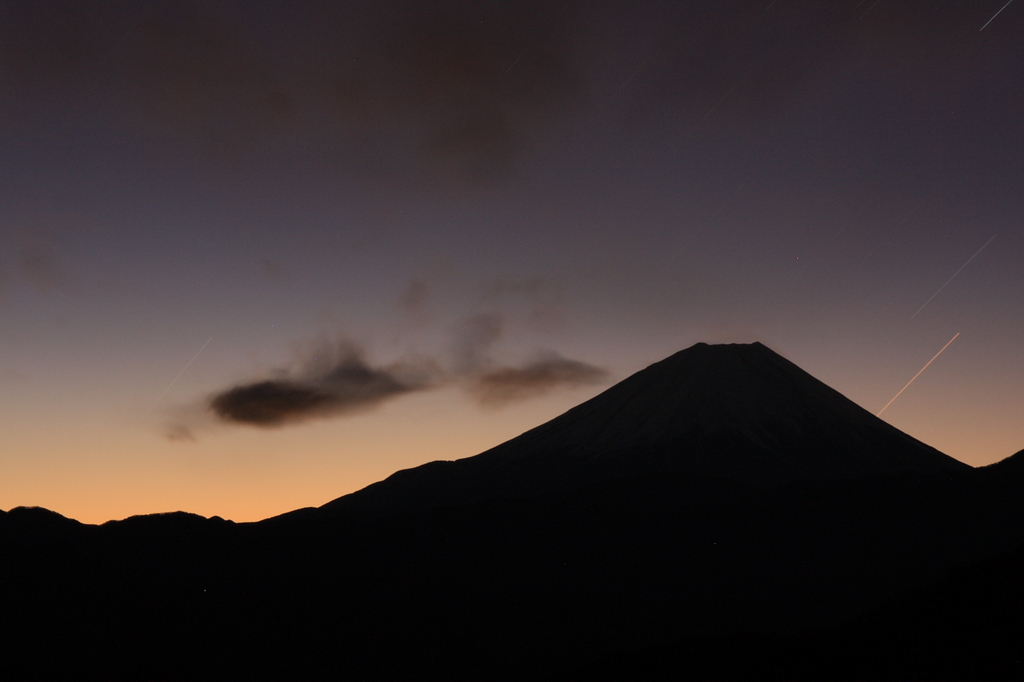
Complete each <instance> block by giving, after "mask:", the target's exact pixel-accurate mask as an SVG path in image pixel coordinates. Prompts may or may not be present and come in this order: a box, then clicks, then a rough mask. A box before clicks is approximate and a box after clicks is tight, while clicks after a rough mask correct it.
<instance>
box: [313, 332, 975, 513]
mask: <svg viewBox="0 0 1024 682" xmlns="http://www.w3.org/2000/svg"><path fill="white" fill-rule="evenodd" d="M969 469H970V467H968V466H967V465H966V464H963V463H961V462H958V461H957V460H955V459H953V458H951V457H948V456H946V455H944V454H942V453H941V452H939V451H937V450H935V449H934V448H931V447H929V446H928V445H925V444H924V443H921V442H920V441H918V440H916V439H914V438H912V437H910V436H908V435H907V434H905V433H903V432H902V431H899V430H898V429H896V428H895V427H893V426H891V425H889V424H887V423H886V422H884V421H882V420H881V419H878V418H877V417H875V416H874V415H872V414H871V413H869V412H867V411H866V410H864V409H863V408H861V407H860V406H858V405H857V404H855V403H854V402H853V401H851V400H849V399H848V398H846V397H845V396H843V395H842V394H840V393H839V392H838V391H836V390H834V389H832V388H830V387H829V386H827V385H825V384H824V383H822V382H821V381H818V380H817V379H815V378H814V377H812V376H811V375H810V374H808V373H807V372H805V371H803V370H802V369H800V368H799V367H797V366H796V365H795V364H793V363H792V362H790V361H789V360H787V359H785V358H784V357H782V356H781V355H779V354H778V353H776V352H775V351H773V350H771V349H770V348H768V347H767V346H765V345H764V344H761V343H757V342H755V343H750V344H714V345H712V344H706V343H697V344H695V345H693V346H691V347H689V348H686V349H685V350H682V351H679V352H677V353H675V354H673V355H671V356H669V357H668V358H665V359H664V360H661V361H660V362H656V363H654V364H653V365H650V366H649V367H647V368H646V369H643V370H641V371H639V372H637V373H636V374H633V375H632V376H630V377H628V378H626V379H625V380H623V381H621V382H619V383H618V384H616V385H614V386H612V387H611V388H609V389H608V390H606V391H604V392H603V393H601V394H599V395H597V396H595V397H594V398H591V399H590V400H588V401H586V402H584V403H582V404H580V405H578V406H576V407H574V408H572V409H571V410H569V411H568V412H566V413H564V414H562V415H561V416H559V417H556V418H555V419H552V420H551V421H549V422H546V423H545V424H542V425H540V426H538V427H536V428H534V429H531V430H530V431H527V432H526V433H523V434H522V435H520V436H518V437H516V438H513V439H512V440H509V441H506V442H505V443H502V444H501V445H498V446H497V447H494V448H492V449H490V450H488V451H486V452H484V453H482V454H480V455H477V456H475V457H469V458H466V459H463V460H457V461H455V462H433V463H431V464H428V465H424V466H423V467H418V468H416V469H410V470H406V471H401V472H398V473H397V474H395V475H394V476H392V477H390V478H388V479H386V480H385V481H382V482H381V483H377V484H374V485H372V486H370V487H369V488H366V489H364V490H362V491H359V492H357V493H354V494H353V495H350V496H346V497H344V498H340V499H339V500H335V502H332V503H329V504H328V505H327V507H331V508H341V507H345V506H351V505H355V506H356V507H359V506H361V504H362V503H361V502H359V500H360V499H363V500H366V501H367V502H369V501H370V500H374V499H377V498H379V497H381V496H382V495H383V497H385V498H393V499H394V503H395V504H398V505H399V506H400V507H406V506H408V505H412V506H413V507H418V506H421V505H422V504H429V505H430V506H437V505H439V504H448V503H457V502H459V501H463V500H469V499H486V498H490V497H495V496H512V497H516V496H520V495H523V494H535V493H538V492H545V491H549V490H556V489H562V488H566V487H578V486H579V485H585V484H587V483H589V482H592V481H595V480H600V479H604V478H614V477H621V476H628V475H634V474H638V473H644V472H652V471H678V472H686V473H693V474H699V475H706V476H714V477H718V478H724V479H730V480H734V481H737V482H741V483H745V484H753V485H778V484H782V483H786V482H790V481H798V480H828V479H842V478H853V477H858V476H868V475H892V474H897V473H901V472H908V471H909V472H920V473H931V472H939V471H954V470H969ZM346 500H348V501H347V502H346ZM429 500H433V502H428V501H429ZM388 504H389V505H390V504H391V503H388ZM371 506H377V503H373V505H371ZM386 506H387V505H386Z"/></svg>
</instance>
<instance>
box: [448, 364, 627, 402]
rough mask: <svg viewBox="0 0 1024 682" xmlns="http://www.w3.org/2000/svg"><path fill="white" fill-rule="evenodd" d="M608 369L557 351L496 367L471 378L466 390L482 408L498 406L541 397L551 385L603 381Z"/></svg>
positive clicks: (586, 383) (581, 384)
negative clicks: (516, 364)
mask: <svg viewBox="0 0 1024 682" xmlns="http://www.w3.org/2000/svg"><path fill="white" fill-rule="evenodd" d="M607 377H608V372H607V371H606V370H604V369H602V368H600V367H597V366H595V365H591V364H588V363H586V362H580V361H579V360H570V359H568V358H563V357H561V356H560V355H557V354H551V355H549V356H547V357H542V358H538V359H537V360H534V361H533V362H530V363H527V364H526V365H523V366H522V367H499V368H496V369H489V370H486V371H483V372H480V373H478V374H475V375H473V376H472V377H471V379H470V381H469V382H468V383H467V385H466V386H467V390H468V391H469V393H470V394H471V395H472V396H473V397H474V398H475V399H476V400H477V402H479V403H480V405H482V406H485V407H502V406H504V405H507V404H509V403H513V402H519V401H522V400H528V399H530V398H535V397H538V396H541V395H543V394H545V393H547V392H549V391H551V390H553V389H555V388H560V387H568V388H574V387H577V386H586V385H591V384H596V383H600V382H602V381H604V380H605V379H606V378H607Z"/></svg>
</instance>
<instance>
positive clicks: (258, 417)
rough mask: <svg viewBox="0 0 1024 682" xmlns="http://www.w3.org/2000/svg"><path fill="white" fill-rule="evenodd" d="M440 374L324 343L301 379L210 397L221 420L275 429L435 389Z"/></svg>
mask: <svg viewBox="0 0 1024 682" xmlns="http://www.w3.org/2000/svg"><path fill="white" fill-rule="evenodd" d="M439 379H440V377H439V373H438V371H437V370H436V368H434V367H433V366H432V365H431V363H429V362H419V363H413V362H405V363H395V364H391V365H387V366H379V367H374V366H372V365H370V364H369V363H368V362H367V361H366V359H365V357H364V356H363V353H362V351H361V350H360V349H359V348H357V347H356V346H355V345H353V344H351V343H348V342H339V343H337V344H334V345H333V346H328V345H323V346H321V347H320V348H319V349H318V350H316V351H315V353H314V355H313V356H312V357H310V358H309V359H308V360H307V362H306V365H305V367H304V368H303V369H302V370H301V372H299V373H298V374H297V376H294V377H293V376H283V377H277V378H268V379H262V380H258V381H252V382H247V383H242V384H238V385H236V386H232V387H231V388H228V389H226V390H224V391H221V392H219V393H216V394H215V395H213V396H212V397H211V398H210V399H209V409H210V410H211V411H212V412H213V413H214V415H216V416H217V417H218V418H219V419H220V420H221V421H223V422H231V423H238V424H249V425H252V426H263V427H275V426H283V425H285V424H293V423H299V422H303V421H306V420H308V419H313V418H323V417H332V416H339V415H345V414H350V413H354V412H359V411H362V410H367V409H371V408H374V407H377V406H379V405H381V404H383V403H384V402H386V401H388V400H390V399H392V398H395V397H398V396H400V395H404V394H406V393H411V392H413V391H420V390H424V389H427V388H431V387H433V386H435V385H438V383H439Z"/></svg>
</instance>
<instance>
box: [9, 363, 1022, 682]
mask: <svg viewBox="0 0 1024 682" xmlns="http://www.w3.org/2000/svg"><path fill="white" fill-rule="evenodd" d="M1022 454H1024V453H1018V454H1017V455H1014V456H1013V457H1010V458H1007V459H1006V460H1004V461H1003V462H1002V463H999V464H997V465H992V466H989V467H983V468H981V469H973V468H972V467H969V466H966V465H964V464H961V463H959V462H957V461H956V460H953V459H951V458H949V457H947V456H945V455H943V454H941V453H939V452H937V451H935V450H934V449H932V448H930V447H928V446H926V445H924V444H922V443H920V442H918V441H916V440H914V439H913V438H911V437H910V436H907V435H906V434H903V433H901V432H900V431H898V430H897V429H895V428H893V427H891V426H889V425H887V424H885V423H884V422H882V421H881V420H879V419H877V418H875V417H873V416H872V415H870V414H869V413H867V412H865V411H864V410H862V409H861V408H859V407H857V406H856V405H855V404H853V403H852V402H850V401H849V400H847V399H846V398H844V397H843V396H841V395H840V394H839V393H837V392H836V391H834V390H832V389H831V388H828V387H827V386H825V385H824V384H822V383H821V382H819V381H817V380H816V379H814V378H813V377H811V376H810V375H808V374H807V373H805V372H803V371H802V370H800V369H799V368H797V367H796V366H795V365H793V364H792V363H790V362H789V361H787V360H785V359H783V358H781V357H780V356H779V355H777V354H776V353H774V352H772V351H771V350H769V349H768V348H766V347H765V346H763V345H761V344H750V345H722V346H718V345H716V346H708V345H705V344H698V345H696V346H693V347H691V348H688V349H686V350H684V351H682V352H680V353H677V354H675V355H673V356H671V357H670V358H668V359H666V360H664V361H662V362H659V363H656V364H654V365H652V366H650V367H648V368H647V369H645V370H643V371H641V372H638V373H637V374H634V375H633V376H631V377H629V378H627V379H626V380H624V381H622V382H620V383H619V384H617V385H615V386H613V387H612V388H610V389H608V390H607V391H605V392H603V393H602V394H600V395H598V396H597V397H595V398H593V399H591V400H589V401H587V402H585V403H583V404H581V405H580V406H578V407H576V408H574V409H572V410H570V411H568V412H566V413H565V414H563V415H562V416H560V417H558V418H556V419H553V420H551V421H550V422H547V423H546V424H543V425H541V426H539V427H537V428H536V429H533V430H531V431H528V432H526V433H524V434H523V435H521V436H519V437H518V438H514V439H512V440H510V441H508V442H506V443H503V444H502V445H499V446H497V447H496V448H493V449H491V450H489V451H487V452H484V453H482V454H480V455H478V456H476V457H470V458H467V459H463V460H458V461H455V462H434V463H430V464H427V465H424V466H422V467H418V468H415V469H410V470H407V471H403V472H398V473H397V474H395V475H393V476H391V477H390V478H388V479H386V480H384V481H381V482H380V483H377V484H374V485H372V486H369V487H367V488H365V489H363V490H361V491H358V492H356V493H353V494H351V495H347V496H345V497H342V498H339V499H337V500H335V501H333V502H331V503H328V504H327V505H325V506H324V507H321V508H306V509H301V510H296V511H294V512H291V513H288V514H284V515H281V516H278V517H274V518H271V519H266V520H264V521H261V522H258V523H233V522H231V521H226V520H224V519H220V518H217V517H214V518H211V519H204V518H202V517H200V516H196V515H194V514H186V513H182V512H175V513H170V514H158V515H148V516H138V517H132V518H129V519H125V520H123V521H112V522H108V523H105V524H102V525H100V526H93V525H88V524H81V523H78V522H77V521H73V520H71V519H66V518H64V517H62V516H60V515H59V514H56V513H53V512H49V511H47V510H44V509H38V508H31V509H25V508H18V509H14V510H11V511H8V512H0V604H2V605H3V609H4V618H2V619H0V642H2V644H0V648H2V652H3V654H4V655H3V656H0V679H335V680H337V679H358V680H364V679H445V680H460V679H465V680H471V679H579V678H583V679H590V678H595V677H597V678H613V677H615V676H617V677H621V678H623V679H642V678H649V677H665V678H678V679H730V678H732V679H748V678H765V679H771V678H785V679H822V678H832V679H860V678H864V677H871V678H878V679H887V678H888V679H892V678H908V677H915V674H913V671H915V670H917V671H919V674H918V675H917V676H933V673H934V672H936V671H938V672H940V673H941V672H943V671H953V670H956V671H965V672H961V673H955V675H954V676H956V675H959V676H969V675H970V671H986V672H988V673H992V674H991V675H989V676H990V677H999V676H1004V677H1007V676H1010V677H1012V675H1013V674H1015V671H1019V666H1017V664H1016V663H1015V661H1017V659H1018V658H1019V656H1018V654H1017V648H1018V646H1019V645H1018V642H1019V638H1018V637H1016V634H1015V633H1019V632H1020V627H1019V625H1017V626H1013V627H1010V628H1009V629H1007V630H1006V632H1007V633H1010V635H1009V636H1007V637H1002V638H999V637H995V638H993V639H992V640H989V639H988V638H987V636H985V637H982V638H981V639H979V638H977V637H976V638H974V639H973V640H972V643H971V644H970V645H969V646H965V647H963V648H961V649H959V650H955V649H953V648H951V646H950V642H951V640H950V637H949V634H948V632H946V627H945V626H943V625H935V626H934V627H933V626H929V627H925V626H926V625H928V624H929V623H932V624H933V625H934V624H942V623H956V622H957V621H958V618H959V616H960V615H961V614H962V615H965V616H967V617H968V618H974V619H977V618H984V617H986V616H987V615H992V616H993V618H994V620H993V622H992V624H990V627H988V628H987V629H985V630H984V632H986V633H987V632H992V633H994V634H998V631H999V630H1000V628H999V627H997V626H996V625H995V623H1002V622H1006V621H1007V620H1008V619H1010V618H1011V617H1013V616H1014V614H1019V613H1024V596H1022V595H1021V592H1020V590H1019V589H1018V588H1017V587H1015V586H1016V585H1017V582H1019V578H1018V577H1017V576H1018V575H1019V566H1020V560H1019V559H1020V550H1019V549H1017V550H1015V548H1020V547H1021V546H1022V543H1024V494H1022V492H1024V475H1022V471H1024V466H1022V462H1024V460H1022V459H1021V457H1022ZM1014 552H1015V553H1014ZM1008 553H1009V554H1008ZM1001 556H1003V557H1007V556H1009V557H1011V559H1009V560H1003V559H1001V558H1000V557H1001ZM986 562H988V563H986ZM992 562H995V563H992ZM972 566H973V567H975V568H972ZM978 567H980V568H978ZM975 569H976V570H975ZM965 571H966V572H965ZM978 571H980V572H978ZM993 571H995V572H993ZM957 576H960V577H959V578H958V577H957ZM964 576H966V578H964ZM991 576H1002V577H1001V578H999V581H997V582H992V581H991V580H990V579H989V578H990V577H991ZM965 580H966V582H965ZM950 581H952V582H950ZM1014 581H1017V582H1014ZM944 585H945V586H946V587H943V586H944ZM989 587H991V588H992V589H989ZM929 590H931V591H929ZM950 595H953V596H955V595H961V596H960V597H956V599H958V600H959V601H958V602H957V603H958V604H959V606H956V608H955V609H953V610H952V611H948V610H947V611H944V610H943V609H945V606H944V604H945V603H947V601H948V599H950V598H951V597H950ZM963 595H966V596H963ZM974 595H980V596H984V598H985V600H983V601H979V600H978V599H976V598H975V596H974ZM961 597H962V598H961ZM893 604H895V605H896V607H895V610H893V608H894V607H893V606H892V605H893ZM972 605H974V606H972ZM975 606H977V608H975ZM968 607H970V608H968ZM997 611H998V613H997ZM904 626H908V627H909V628H910V630H909V631H906V632H904V630H905V628H904ZM882 627H884V628H886V629H885V632H889V633H897V634H899V637H898V638H895V635H894V636H893V637H889V636H888V635H885V636H883V637H881V638H879V637H878V636H875V635H873V634H872V633H873V632H875V631H876V630H879V628H882ZM958 627H961V626H958ZM965 627H968V626H962V627H961V630H963V629H964V628H965ZM979 632H980V630H979ZM891 642H897V644H893V645H892V646H890V643H891ZM894 647H895V648H894ZM897 649H898V650H897ZM943 656H945V657H946V658H943ZM951 656H952V657H958V658H957V661H956V665H957V667H948V668H943V667H942V666H940V667H938V668H937V667H936V665H934V664H931V665H930V664H928V662H929V661H943V660H951V659H950V657H951ZM865 657H868V658H867V659H865ZM985 660H988V661H991V662H992V663H991V665H988V666H987V667H986V666H985V665H981V664H982V663H984V661H985ZM1013 666H1017V667H1013ZM1006 671H1009V672H1006ZM648 673H650V674H648ZM1004 673H1005V674H1004Z"/></svg>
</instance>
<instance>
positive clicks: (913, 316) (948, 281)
mask: <svg viewBox="0 0 1024 682" xmlns="http://www.w3.org/2000/svg"><path fill="white" fill-rule="evenodd" d="M998 236H999V234H998V233H996V234H994V235H992V237H991V239H989V240H988V241H987V242H985V243H984V244H983V245H982V247H981V248H980V249H978V250H977V251H975V252H974V255H973V256H971V257H970V258H968V259H967V263H964V264H963V265H961V266H960V270H963V269H964V268H966V267H967V264H968V263H970V262H971V261H972V260H974V259H975V258H977V256H978V254H979V253H981V252H982V251H984V250H985V247H986V246H988V245H989V244H991V243H992V240H993V239H995V238H996V237H998ZM960 270H957V271H956V272H954V273H953V277H956V276H957V275H959V274H960ZM953 277H950V278H949V279H947V280H946V284H949V283H950V282H952V281H953ZM946 284H943V285H942V286H941V287H939V291H936V292H935V293H934V294H932V298H935V297H936V296H938V295H939V292H941V291H942V290H943V289H945V288H946ZM932 298H929V299H928V300H927V301H925V302H924V305H923V306H921V307H920V308H918V309H917V313H920V312H921V311H922V310H924V306H926V305H928V304H929V303H931V302H932ZM917 313H914V314H913V315H911V316H910V319H914V318H915V317H917Z"/></svg>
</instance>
